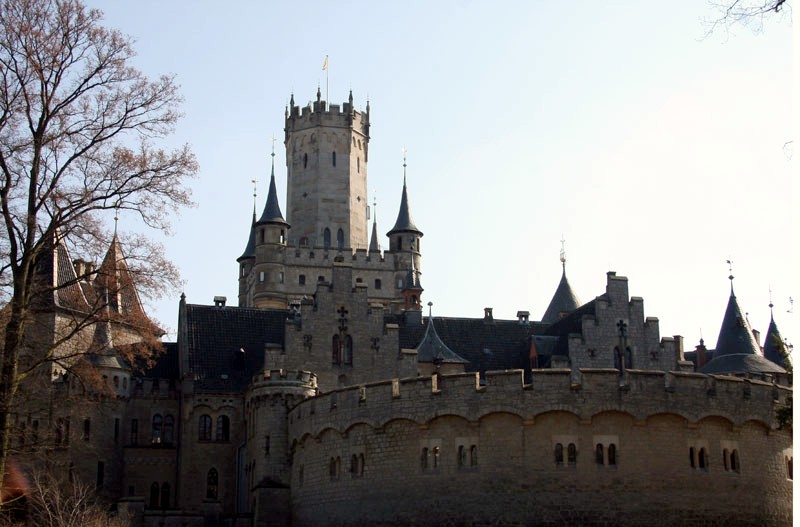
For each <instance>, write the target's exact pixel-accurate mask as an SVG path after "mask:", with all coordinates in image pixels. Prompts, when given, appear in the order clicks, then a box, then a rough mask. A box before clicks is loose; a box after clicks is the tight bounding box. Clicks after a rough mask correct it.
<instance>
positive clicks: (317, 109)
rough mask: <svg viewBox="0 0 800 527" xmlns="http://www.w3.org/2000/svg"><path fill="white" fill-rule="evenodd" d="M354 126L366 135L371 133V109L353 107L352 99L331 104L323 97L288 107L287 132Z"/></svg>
mask: <svg viewBox="0 0 800 527" xmlns="http://www.w3.org/2000/svg"><path fill="white" fill-rule="evenodd" d="M319 125H322V126H331V127H338V128H353V129H355V130H358V131H360V132H361V133H363V134H364V135H369V109H367V111H366V112H360V111H358V110H356V109H355V108H354V107H353V104H352V101H350V102H344V103H342V104H341V105H339V104H331V105H328V103H327V102H326V101H324V100H322V99H319V98H318V99H317V100H316V101H309V103H308V104H307V105H305V106H302V107H301V106H295V105H292V106H291V107H290V108H287V113H286V133H287V137H288V132H289V130H304V129H307V128H312V127H316V126H319Z"/></svg>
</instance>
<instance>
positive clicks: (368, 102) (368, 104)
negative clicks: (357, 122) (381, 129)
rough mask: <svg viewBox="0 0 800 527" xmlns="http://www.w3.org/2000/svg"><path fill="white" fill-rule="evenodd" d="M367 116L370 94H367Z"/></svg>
mask: <svg viewBox="0 0 800 527" xmlns="http://www.w3.org/2000/svg"><path fill="white" fill-rule="evenodd" d="M367 115H369V94H367Z"/></svg>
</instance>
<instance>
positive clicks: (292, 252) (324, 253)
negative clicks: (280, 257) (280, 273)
mask: <svg viewBox="0 0 800 527" xmlns="http://www.w3.org/2000/svg"><path fill="white" fill-rule="evenodd" d="M285 254H286V256H285V259H284V264H286V265H307V266H312V267H319V266H329V265H331V264H332V263H333V262H334V260H335V259H336V257H337V256H338V255H339V251H338V250H336V249H334V248H329V249H324V248H322V247H315V248H312V247H290V248H288V249H287V251H286V253H285ZM386 254H387V253H386V252H384V253H370V252H367V250H366V249H362V248H358V249H355V250H352V251H350V250H345V251H344V252H343V254H342V256H343V257H344V261H345V262H352V263H353V267H354V269H360V268H366V269H368V270H379V271H394V270H395V268H394V262H393V261H392V260H391V259H387V258H386V256H385V255H386Z"/></svg>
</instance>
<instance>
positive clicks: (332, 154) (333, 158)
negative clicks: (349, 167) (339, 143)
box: [331, 152, 336, 166]
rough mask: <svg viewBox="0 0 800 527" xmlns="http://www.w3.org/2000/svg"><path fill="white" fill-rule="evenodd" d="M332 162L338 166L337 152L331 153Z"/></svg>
mask: <svg viewBox="0 0 800 527" xmlns="http://www.w3.org/2000/svg"><path fill="white" fill-rule="evenodd" d="M331 163H332V164H333V166H336V152H332V153H331Z"/></svg>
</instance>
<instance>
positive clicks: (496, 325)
mask: <svg viewBox="0 0 800 527" xmlns="http://www.w3.org/2000/svg"><path fill="white" fill-rule="evenodd" d="M428 319H429V317H427V318H426V319H425V323H423V324H419V325H417V324H413V325H403V324H402V323H401V318H393V319H392V320H388V321H390V322H398V323H401V325H400V347H401V348H406V349H417V347H418V346H419V345H420V343H421V341H422V340H423V338H424V337H425V333H426V331H427V326H428V324H427V320H428ZM434 324H435V325H436V335H437V336H438V337H439V338H440V339H441V341H442V343H443V344H444V345H446V346H447V347H448V348H450V349H451V350H452V351H453V352H454V353H456V354H457V355H458V356H459V357H461V358H462V359H465V360H467V361H468V363H467V364H466V365H465V369H466V371H480V372H484V371H487V370H505V369H511V368H528V367H529V366H528V364H529V358H528V354H529V351H530V335H531V334H532V333H534V332H539V331H541V330H543V329H544V327H543V326H542V325H541V324H536V323H531V324H520V323H519V321H517V320H497V319H495V320H485V319H481V318H444V317H434Z"/></svg>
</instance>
